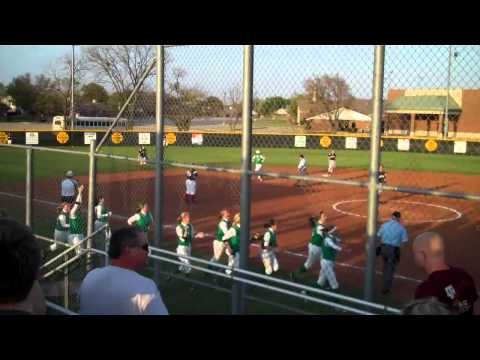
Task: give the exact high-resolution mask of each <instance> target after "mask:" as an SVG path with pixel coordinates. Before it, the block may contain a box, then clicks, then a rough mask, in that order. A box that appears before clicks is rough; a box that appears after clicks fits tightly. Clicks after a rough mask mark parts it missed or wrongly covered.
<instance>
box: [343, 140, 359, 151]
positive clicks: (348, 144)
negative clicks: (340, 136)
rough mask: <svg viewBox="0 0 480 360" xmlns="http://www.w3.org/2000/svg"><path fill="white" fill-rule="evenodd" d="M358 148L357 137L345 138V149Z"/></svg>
mask: <svg viewBox="0 0 480 360" xmlns="http://www.w3.org/2000/svg"><path fill="white" fill-rule="evenodd" d="M356 148H357V138H356V137H346V138H345V149H356Z"/></svg>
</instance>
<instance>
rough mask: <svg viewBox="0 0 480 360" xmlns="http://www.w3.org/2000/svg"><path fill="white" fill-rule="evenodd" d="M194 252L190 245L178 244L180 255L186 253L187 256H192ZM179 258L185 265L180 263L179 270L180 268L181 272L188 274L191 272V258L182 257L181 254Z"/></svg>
mask: <svg viewBox="0 0 480 360" xmlns="http://www.w3.org/2000/svg"><path fill="white" fill-rule="evenodd" d="M191 253H192V248H191V247H190V246H184V245H178V246H177V254H178V255H186V256H190V255H191ZM178 259H179V260H180V261H181V262H182V263H183V264H185V265H180V266H179V267H178V270H180V271H181V272H183V273H185V274H188V273H190V271H192V268H191V267H190V266H188V265H190V260H188V259H186V258H184V257H181V256H179V257H178Z"/></svg>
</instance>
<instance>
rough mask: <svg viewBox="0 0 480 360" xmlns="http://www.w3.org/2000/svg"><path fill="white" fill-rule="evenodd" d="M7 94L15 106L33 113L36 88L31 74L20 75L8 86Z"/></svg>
mask: <svg viewBox="0 0 480 360" xmlns="http://www.w3.org/2000/svg"><path fill="white" fill-rule="evenodd" d="M7 94H8V95H10V96H11V97H12V98H13V101H14V102H15V105H16V106H17V107H19V108H21V109H22V110H24V111H27V112H31V111H32V108H33V103H34V102H35V87H34V85H33V84H32V77H31V76H30V74H28V73H27V74H24V75H19V76H17V77H15V78H13V80H12V81H11V83H10V84H9V85H8V86H7Z"/></svg>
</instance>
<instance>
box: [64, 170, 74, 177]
mask: <svg viewBox="0 0 480 360" xmlns="http://www.w3.org/2000/svg"><path fill="white" fill-rule="evenodd" d="M65 176H66V177H67V178H72V177H74V176H75V174H74V173H73V171H72V170H68V171H67V173H66V174H65Z"/></svg>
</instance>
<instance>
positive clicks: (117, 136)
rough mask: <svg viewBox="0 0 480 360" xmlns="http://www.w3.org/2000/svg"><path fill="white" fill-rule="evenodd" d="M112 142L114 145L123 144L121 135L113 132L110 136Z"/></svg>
mask: <svg viewBox="0 0 480 360" xmlns="http://www.w3.org/2000/svg"><path fill="white" fill-rule="evenodd" d="M112 142H113V143H114V144H121V143H122V142H123V135H122V133H120V132H114V133H113V134H112Z"/></svg>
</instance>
